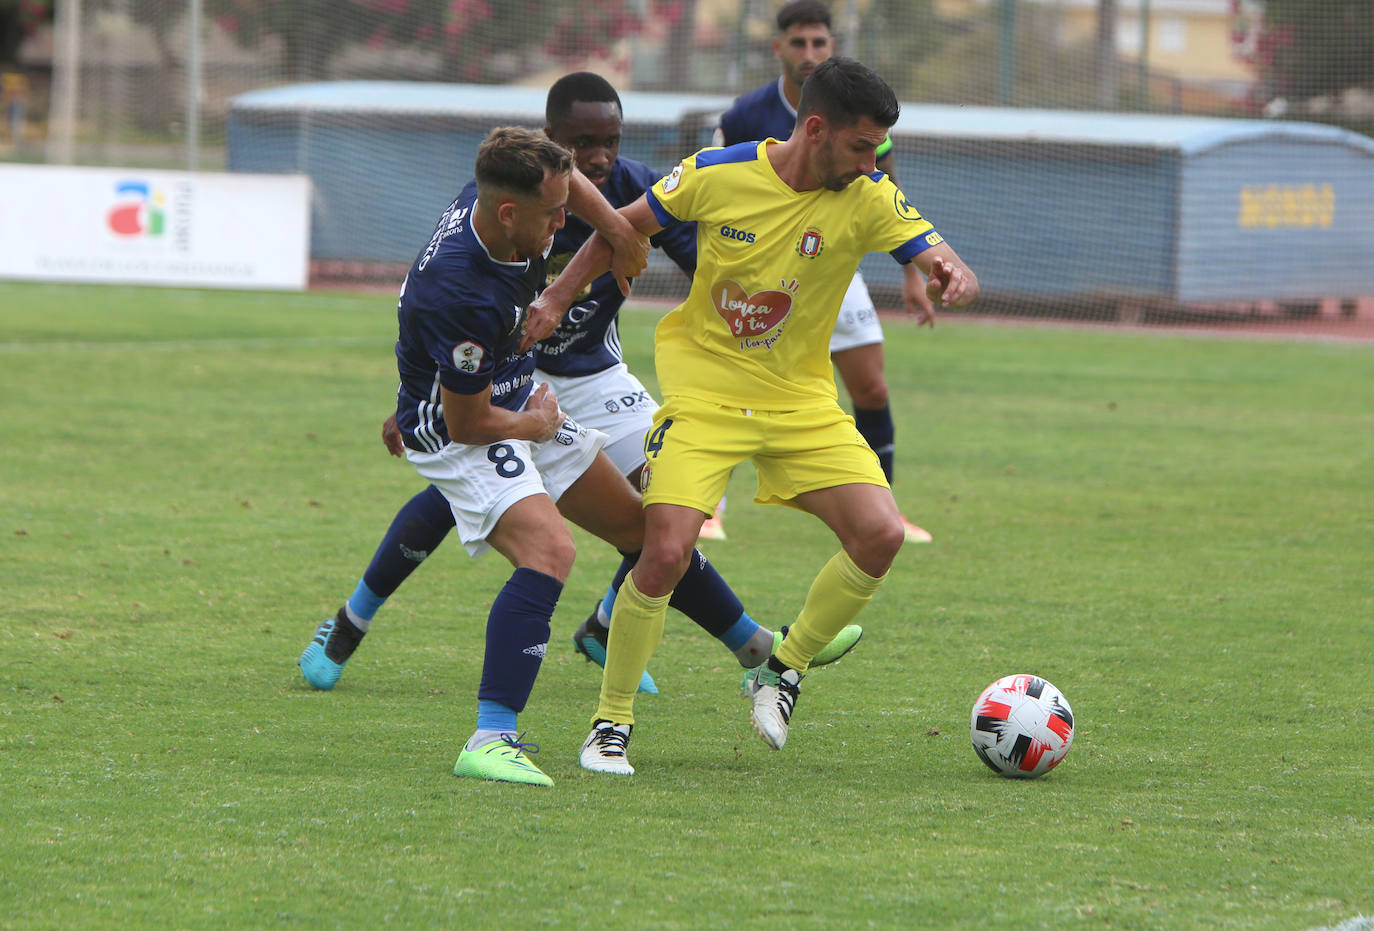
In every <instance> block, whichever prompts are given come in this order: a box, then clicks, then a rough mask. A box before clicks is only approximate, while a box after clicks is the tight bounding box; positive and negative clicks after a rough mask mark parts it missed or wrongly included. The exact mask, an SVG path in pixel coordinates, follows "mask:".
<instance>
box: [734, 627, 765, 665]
mask: <svg viewBox="0 0 1374 931" xmlns="http://www.w3.org/2000/svg"><path fill="white" fill-rule="evenodd" d="M732 652H734V654H735V659H737V660H739V664H740V665H741V666H743V667H744V668H745V669H753V668H754V667H756V666H758V665H760V664H762V663H763V662H764V661H765V660H767V659H768V657H769V656H770V655H772V653H773V632H772V631H771V630H769V629H768V628H767V627H760V628H759V629H758V630H756V631H754V635H753V636H752V637H750V638H749V639H748V640H746V641H744V643H742V644H740V647H739V649H737V650H734V651H732Z"/></svg>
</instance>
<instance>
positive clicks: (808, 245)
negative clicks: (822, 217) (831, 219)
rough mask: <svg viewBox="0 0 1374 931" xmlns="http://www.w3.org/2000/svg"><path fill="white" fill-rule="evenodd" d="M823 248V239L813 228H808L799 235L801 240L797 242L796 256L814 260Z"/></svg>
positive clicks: (819, 232)
mask: <svg viewBox="0 0 1374 931" xmlns="http://www.w3.org/2000/svg"><path fill="white" fill-rule="evenodd" d="M824 248H825V237H824V236H822V235H821V231H820V230H818V229H816V227H814V226H808V227H807V228H806V232H804V233H802V234H801V239H798V240H797V254H798V255H800V256H803V257H804V258H808V259H814V258H815V257H816V256H818V255H820V254H821V250H822V249H824Z"/></svg>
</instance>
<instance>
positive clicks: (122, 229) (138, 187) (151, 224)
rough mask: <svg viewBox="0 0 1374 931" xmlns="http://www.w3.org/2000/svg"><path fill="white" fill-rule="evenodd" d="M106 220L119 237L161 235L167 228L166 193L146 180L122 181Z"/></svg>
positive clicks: (118, 184) (153, 236)
mask: <svg viewBox="0 0 1374 931" xmlns="http://www.w3.org/2000/svg"><path fill="white" fill-rule="evenodd" d="M105 222H106V224H107V225H108V226H109V228H110V231H111V232H112V233H114V234H115V235H116V236H123V237H126V238H133V237H148V238H155V237H159V236H162V235H163V234H164V233H165V232H166V231H167V195H166V193H164V192H163V191H162V190H160V189H158V188H155V187H153V186H152V185H151V184H149V183H148V182H147V181H120V182H118V183H116V184H115V205H114V206H113V207H111V208H110V212H109V213H108V214H106V216H105Z"/></svg>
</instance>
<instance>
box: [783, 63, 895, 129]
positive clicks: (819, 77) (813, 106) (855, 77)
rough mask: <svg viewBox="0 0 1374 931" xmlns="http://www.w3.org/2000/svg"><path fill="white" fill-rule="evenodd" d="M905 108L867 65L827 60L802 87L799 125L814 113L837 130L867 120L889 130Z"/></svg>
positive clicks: (798, 116)
mask: <svg viewBox="0 0 1374 931" xmlns="http://www.w3.org/2000/svg"><path fill="white" fill-rule="evenodd" d="M901 112H902V108H901V106H900V105H899V104H898V103H897V95H896V94H894V93H893V92H892V88H890V87H888V86H887V82H886V81H884V80H883V79H882V78H881V77H879V76H878V72H876V71H874V70H873V69H872V68H870V67H868V66H867V65H865V64H863V63H861V62H857V61H855V60H854V59H852V58H842V57H838V56H837V57H835V58H827V59H826V60H825V61H823V62H821V63H820V64H819V65H817V66H816V70H814V71H812V72H811V75H810V77H808V78H807V79H806V80H805V81H804V82H803V83H802V91H801V102H800V103H799V104H798V105H797V119H798V121H801V120H804V119H806V118H807V117H808V116H810V115H811V114H813V113H818V114H820V115H821V116H823V117H825V120H826V122H827V123H833V124H834V125H836V126H852V125H854V124H855V123H857V122H858V121H859V118H860V117H865V116H866V117H868V118H869V119H871V120H872V121H873V122H875V123H877V124H878V125H879V126H882V127H885V128H890V127H891V126H892V124H893V123H895V122H897V117H898V116H900V115H901Z"/></svg>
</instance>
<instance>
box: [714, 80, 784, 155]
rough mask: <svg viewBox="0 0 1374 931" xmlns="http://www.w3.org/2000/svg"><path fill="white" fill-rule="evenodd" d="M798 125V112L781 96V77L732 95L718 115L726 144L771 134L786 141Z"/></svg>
mask: <svg viewBox="0 0 1374 931" xmlns="http://www.w3.org/2000/svg"><path fill="white" fill-rule="evenodd" d="M796 125H797V111H796V110H793V109H792V105H791V104H789V103H788V102H787V98H786V97H784V96H783V95H782V78H778V79H777V80H776V81H773V82H771V83H768V84H765V85H763V86H762V87H756V88H754V89H753V90H751V91H750V92H749V93H747V94H741V95H740V96H738V97H736V98H735V102H734V103H733V104H731V106H730V109H729V110H726V111H725V112H724V113H722V114H721V115H720V129H721V132H722V133H723V134H724V136H725V142H724V144H725V145H734V144H735V143H737V142H752V141H758V140H761V139H767V138H769V137H772V138H774V139H777V140H778V141H779V142H785V141H787V139H788V138H789V137H790V136H791V135H792V130H793V128H794V127H796Z"/></svg>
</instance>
